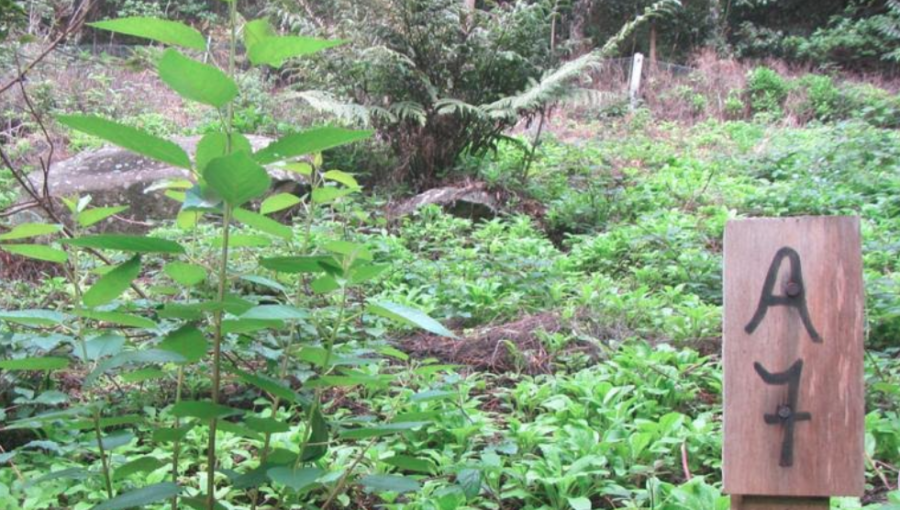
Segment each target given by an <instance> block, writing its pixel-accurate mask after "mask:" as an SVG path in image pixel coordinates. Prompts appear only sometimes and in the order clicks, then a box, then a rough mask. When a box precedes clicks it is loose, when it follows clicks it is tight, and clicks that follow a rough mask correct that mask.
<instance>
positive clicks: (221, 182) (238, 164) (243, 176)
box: [203, 152, 271, 207]
mask: <svg viewBox="0 0 900 510" xmlns="http://www.w3.org/2000/svg"><path fill="white" fill-rule="evenodd" d="M203 177H204V178H205V179H206V182H207V184H209V186H210V187H211V188H212V189H213V190H215V192H216V193H218V195H219V197H221V198H222V200H224V201H225V203H227V204H228V205H231V206H232V207H238V206H241V205H243V204H244V203H246V202H248V201H250V200H252V199H254V198H256V197H259V196H261V195H262V194H264V193H265V192H266V191H268V189H269V185H270V184H271V181H270V179H269V174H268V173H266V169H265V168H263V167H261V166H260V165H259V164H257V163H256V162H254V161H253V160H252V159H250V156H248V155H247V153H246V152H236V153H233V154H230V155H228V156H222V157H218V158H216V159H214V160H212V161H210V162H209V164H208V165H207V166H206V170H205V171H204V172H203Z"/></svg>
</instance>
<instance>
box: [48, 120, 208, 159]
mask: <svg viewBox="0 0 900 510" xmlns="http://www.w3.org/2000/svg"><path fill="white" fill-rule="evenodd" d="M56 120H58V121H59V122H60V123H61V124H63V125H65V126H68V127H70V128H72V129H74V130H76V131H81V132H82V133H86V134H89V135H93V136H96V137H98V138H102V139H104V140H106V141H107V142H110V143H112V144H114V145H118V146H119V147H122V148H124V149H128V150H130V151H132V152H136V153H138V154H142V155H144V156H147V157H148V158H152V159H155V160H158V161H162V162H163V163H169V164H170V165H174V166H177V167H179V168H186V169H190V168H191V160H190V158H188V155H187V153H185V152H184V149H182V148H181V147H180V146H178V144H176V143H174V142H170V141H168V140H164V139H162V138H159V137H156V136H153V135H151V134H149V133H145V132H144V131H141V130H139V129H135V128H133V127H130V126H126V125H124V124H118V123H116V122H112V121H109V120H106V119H102V118H100V117H96V116H93V115H58V116H57V117H56Z"/></svg>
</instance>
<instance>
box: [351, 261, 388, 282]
mask: <svg viewBox="0 0 900 510" xmlns="http://www.w3.org/2000/svg"><path fill="white" fill-rule="evenodd" d="M390 268H391V265H390V264H364V265H361V266H357V267H354V268H352V269H351V270H350V282H351V283H363V282H366V281H369V280H371V279H372V278H376V277H378V276H379V275H381V273H383V272H385V271H387V270H388V269H390Z"/></svg>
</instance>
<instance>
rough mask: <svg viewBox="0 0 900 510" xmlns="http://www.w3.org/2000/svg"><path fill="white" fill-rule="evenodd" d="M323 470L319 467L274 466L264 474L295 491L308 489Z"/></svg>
mask: <svg viewBox="0 0 900 510" xmlns="http://www.w3.org/2000/svg"><path fill="white" fill-rule="evenodd" d="M324 473H325V472H324V471H322V470H321V469H319V468H309V467H306V468H300V469H294V468H290V467H276V468H272V469H269V470H268V471H267V472H266V474H268V475H269V478H270V479H271V480H272V481H273V482H277V483H280V484H282V485H284V486H286V487H288V488H290V489H293V490H294V491H295V492H300V491H302V490H304V489H308V488H310V487H312V486H313V485H315V484H316V480H318V479H319V477H320V476H322V475H323V474H324Z"/></svg>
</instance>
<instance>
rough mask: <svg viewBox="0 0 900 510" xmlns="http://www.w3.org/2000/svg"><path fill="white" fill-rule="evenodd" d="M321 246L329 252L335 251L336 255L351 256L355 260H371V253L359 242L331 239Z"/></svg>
mask: <svg viewBox="0 0 900 510" xmlns="http://www.w3.org/2000/svg"><path fill="white" fill-rule="evenodd" d="M322 248H324V249H325V250H327V251H330V252H331V253H337V254H338V255H343V256H345V257H351V258H354V259H357V260H366V261H369V260H372V254H371V253H369V250H368V249H367V248H366V247H365V246H364V245H362V244H359V243H351V242H350V241H331V242H328V243H325V246H323V247H322Z"/></svg>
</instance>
